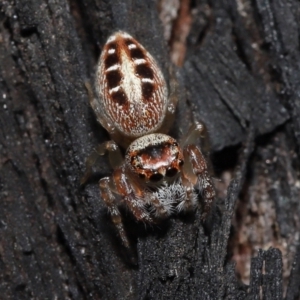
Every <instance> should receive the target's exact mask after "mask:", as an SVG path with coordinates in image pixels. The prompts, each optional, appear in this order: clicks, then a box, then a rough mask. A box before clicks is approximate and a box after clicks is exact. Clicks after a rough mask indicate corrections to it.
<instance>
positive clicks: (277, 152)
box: [0, 0, 300, 300]
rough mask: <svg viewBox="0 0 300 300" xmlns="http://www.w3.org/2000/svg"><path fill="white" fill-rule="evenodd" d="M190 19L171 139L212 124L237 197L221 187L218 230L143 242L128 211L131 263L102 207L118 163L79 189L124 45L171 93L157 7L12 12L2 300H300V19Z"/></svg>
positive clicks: (3, 121)
mask: <svg viewBox="0 0 300 300" xmlns="http://www.w3.org/2000/svg"><path fill="white" fill-rule="evenodd" d="M190 8H191V10H192V11H193V14H192V17H193V18H192V24H191V29H190V33H189V35H188V38H187V41H186V45H187V51H186V57H185V62H184V64H183V67H182V68H180V69H179V70H178V71H179V79H180V82H179V83H180V88H181V89H180V92H179V98H180V99H179V107H178V113H177V117H176V121H175V125H174V127H173V129H172V134H174V135H175V136H176V137H177V136H182V135H183V134H184V133H185V132H186V130H187V128H188V127H189V125H190V123H191V121H192V116H193V115H195V117H196V118H197V119H200V120H202V121H204V122H205V124H206V125H207V128H208V132H209V135H210V139H211V147H212V148H211V154H212V156H213V158H214V159H213V162H214V168H215V170H216V173H217V175H222V174H225V173H224V172H227V173H230V174H231V175H230V176H231V177H230V179H231V180H229V181H230V184H225V183H224V184H223V182H225V180H224V177H222V178H223V179H222V180H223V181H222V182H219V183H218V182H217V183H216V185H217V187H218V195H219V199H218V201H217V202H216V204H215V208H214V210H213V212H212V214H211V216H210V218H209V219H208V220H207V222H206V223H205V224H202V223H201V221H200V215H201V214H200V211H197V212H196V213H195V215H193V214H192V215H187V216H180V217H174V218H171V219H170V220H169V221H168V222H166V223H165V224H162V225H161V226H159V228H156V227H153V228H146V229H145V227H144V225H143V224H136V223H135V221H134V220H133V219H132V218H131V216H130V214H129V213H128V212H126V211H123V214H124V218H125V219H126V222H125V226H126V229H127V231H128V232H129V234H130V237H131V240H132V244H133V251H132V253H128V252H126V251H125V250H124V249H123V248H122V246H121V245H120V241H119V240H118V238H117V236H116V232H115V231H114V228H113V226H112V224H111V222H110V219H109V217H108V215H107V210H106V208H105V205H104V204H103V202H102V201H101V199H100V196H99V189H98V186H97V179H99V178H100V177H101V176H103V175H107V174H110V172H111V170H110V167H109V165H108V163H107V159H106V158H101V159H100V163H99V168H98V170H97V174H96V176H95V179H94V180H91V182H90V183H89V184H88V185H87V186H86V187H83V188H81V187H80V178H81V176H82V175H83V174H84V170H85V159H86V157H87V156H88V155H89V154H90V153H91V151H92V149H93V148H94V147H95V146H96V145H97V144H98V143H100V142H103V141H105V140H107V139H108V135H107V133H106V132H105V130H104V129H103V128H101V126H100V125H98V124H97V122H96V118H95V116H94V114H93V112H92V110H91V108H90V107H89V104H88V103H89V101H88V95H87V92H86V90H85V87H84V82H85V81H86V80H91V81H92V80H93V76H94V72H95V66H96V62H97V59H98V57H99V54H100V52H101V47H102V46H103V45H104V43H105V41H106V39H107V37H108V36H109V35H110V34H111V33H112V32H114V31H115V30H117V29H120V30H124V31H128V32H129V33H130V34H131V35H132V36H134V37H135V38H136V39H137V40H138V41H139V42H141V43H142V44H143V45H144V46H145V48H146V49H147V50H149V52H150V53H151V54H152V55H153V57H155V59H156V60H157V62H158V64H159V65H160V67H161V68H162V70H163V73H164V75H165V77H166V79H167V80H168V79H169V76H168V66H169V58H168V47H167V42H166V41H164V39H163V34H162V32H163V28H162V25H161V22H160V20H159V17H158V12H157V3H156V2H155V1H138V0H132V1H129V0H125V1H122V0H117V1H113V0H111V1H101V0H98V1H96V0H76V1H75V0H74V1H73V0H71V1H69V2H67V1H64V0H57V1H43V0H27V1H10V0H3V1H2V2H1V3H0V20H1V22H0V66H1V68H0V295H1V296H0V299H260V298H259V297H260V287H262V289H261V290H262V293H263V295H264V297H265V298H264V299H282V297H283V294H286V299H288V300H290V299H298V298H299V295H300V291H299V276H300V268H299V256H300V254H299V253H300V252H299V246H297V243H299V241H298V240H297V236H299V229H300V225H299V224H300V222H299V215H300V202H299V195H300V193H299V174H298V170H299V155H300V152H299V149H300V101H299V87H300V84H299V80H300V77H299V74H300V73H299V66H300V59H299V58H300V57H299V39H298V37H299V28H300V26H299V3H298V2H297V1H296V0H289V1H269V0H255V1H248V0H246V1H224V0H217V1H206V0H197V1H191V3H190ZM97 175H99V176H97ZM222 184H223V185H222ZM227 186H228V189H227ZM226 189H227V193H226V194H225V191H226ZM250 204H251V205H250ZM261 204H263V205H265V206H264V210H263V209H262V207H261V206H260V205H261ZM268 205H269V206H268ZM254 206H255V207H256V208H257V209H256V210H254V208H253V207H254ZM268 207H270V209H268ZM249 219H250V221H249ZM232 220H233V223H232ZM245 220H248V221H245ZM261 220H264V223H259V222H261ZM247 222H248V223H247ZM257 224H259V226H257V227H256V225H257ZM262 224H263V225H262ZM245 228H246V229H245ZM251 228H254V230H252V231H251ZM256 228H258V229H256ZM242 229H245V231H242ZM266 229H268V231H266ZM238 233H240V236H242V235H243V234H245V235H247V234H249V236H250V237H249V239H248V243H246V242H245V241H244V243H245V244H243V245H242V246H243V247H245V248H243V249H244V250H243V251H245V253H250V256H251V255H253V256H254V257H253V258H252V260H251V271H249V270H248V271H245V273H247V272H248V276H249V280H250V281H249V282H248V283H247V284H246V283H243V281H241V280H240V279H239V278H238V275H236V273H235V270H237V271H238V272H241V270H242V269H243V268H245V264H244V263H240V262H239V261H238V259H237V258H238V257H240V256H239V255H240V254H241V253H242V252H241V251H240V250H239V249H241V248H242V247H241V244H240V243H241V240H240V238H238V237H237V236H238ZM250 233H252V235H250ZM247 237H248V235H247ZM258 240H259V241H260V242H257V241H258ZM266 241H267V242H266ZM245 245H246V246H247V247H246V246H245ZM270 245H271V246H276V247H277V248H278V249H277V248H270V249H268V248H269V246H270ZM256 246H257V247H256ZM262 247H264V250H260V251H258V252H257V251H254V250H255V249H257V248H262ZM237 253H238V255H237ZM282 253H284V256H282ZM286 274H287V275H286Z"/></svg>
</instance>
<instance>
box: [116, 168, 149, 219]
mask: <svg viewBox="0 0 300 300" xmlns="http://www.w3.org/2000/svg"><path fill="white" fill-rule="evenodd" d="M113 176H114V180H115V185H116V190H117V193H118V194H120V195H121V196H122V198H123V201H124V202H125V204H126V205H127V206H128V208H129V209H130V211H131V212H132V214H133V215H134V216H135V218H136V219H137V220H138V221H143V222H146V223H154V220H153V219H152V218H151V217H150V214H149V212H148V211H147V210H146V209H145V204H146V202H145V198H144V197H145V192H144V190H143V188H142V187H140V186H139V185H138V184H136V183H135V181H134V179H132V178H130V176H128V174H127V173H126V171H125V170H124V168H117V169H116V170H115V171H114V175H113Z"/></svg>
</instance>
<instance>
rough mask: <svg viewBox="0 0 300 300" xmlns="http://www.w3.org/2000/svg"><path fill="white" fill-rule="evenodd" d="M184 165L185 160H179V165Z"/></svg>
mask: <svg viewBox="0 0 300 300" xmlns="http://www.w3.org/2000/svg"><path fill="white" fill-rule="evenodd" d="M183 165H184V161H183V160H182V159H180V160H179V166H180V167H182V166H183Z"/></svg>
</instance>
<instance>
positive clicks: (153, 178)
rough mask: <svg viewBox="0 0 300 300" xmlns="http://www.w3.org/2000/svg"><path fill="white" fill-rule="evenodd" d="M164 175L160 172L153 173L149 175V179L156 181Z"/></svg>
mask: <svg viewBox="0 0 300 300" xmlns="http://www.w3.org/2000/svg"><path fill="white" fill-rule="evenodd" d="M163 177H164V176H163V175H162V174H160V173H154V174H152V175H151V176H150V180H151V181H152V182H157V181H160V180H161V179H162V178H163Z"/></svg>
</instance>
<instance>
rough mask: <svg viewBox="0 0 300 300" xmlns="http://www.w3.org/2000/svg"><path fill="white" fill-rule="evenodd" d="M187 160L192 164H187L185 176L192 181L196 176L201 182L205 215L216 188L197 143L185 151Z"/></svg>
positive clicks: (199, 182) (200, 187)
mask: <svg viewBox="0 0 300 300" xmlns="http://www.w3.org/2000/svg"><path fill="white" fill-rule="evenodd" d="M183 153H184V157H185V160H188V161H189V163H190V164H187V166H188V168H190V169H186V170H185V171H186V172H185V177H186V178H187V179H188V180H189V181H190V182H194V181H195V177H194V176H196V177H197V181H198V184H199V190H200V192H201V195H202V198H203V201H204V210H203V217H204V218H205V216H206V215H207V214H208V212H209V211H210V208H211V205H212V202H213V199H214V198H215V196H216V192H215V189H214V187H213V184H212V180H211V177H210V176H209V174H208V171H207V163H206V160H205V158H204V156H203V154H202V152H201V151H200V149H199V148H198V147H197V146H196V145H188V146H186V147H185V149H184V151H183Z"/></svg>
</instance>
